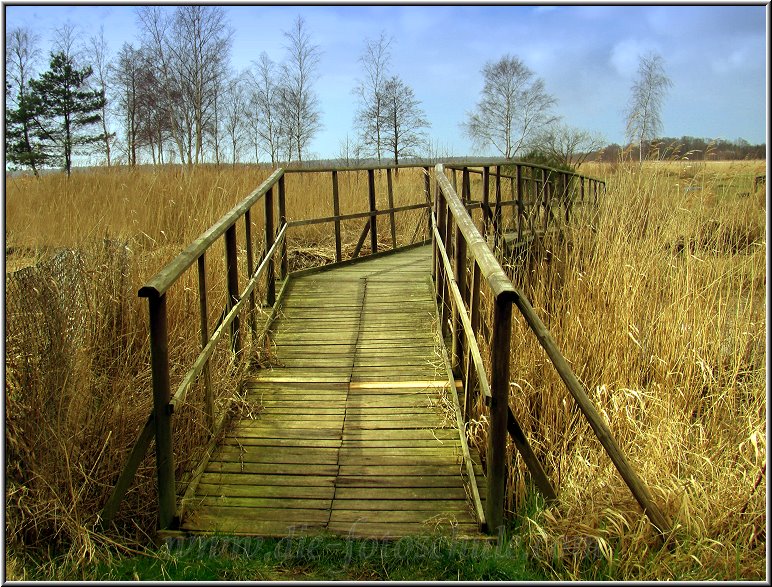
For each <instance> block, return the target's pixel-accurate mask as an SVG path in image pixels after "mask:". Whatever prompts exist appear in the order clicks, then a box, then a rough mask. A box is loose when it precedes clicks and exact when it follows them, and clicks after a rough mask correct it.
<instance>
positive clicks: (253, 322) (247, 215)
mask: <svg viewBox="0 0 772 587" xmlns="http://www.w3.org/2000/svg"><path fill="white" fill-rule="evenodd" d="M244 225H245V228H244V240H245V244H246V245H247V280H249V279H252V272H253V271H254V270H255V254H254V251H253V243H252V212H251V210H247V211H246V212H244ZM249 331H250V334H251V336H252V340H254V339H255V336H257V316H256V315H255V291H254V290H252V291H251V292H250V294H249Z"/></svg>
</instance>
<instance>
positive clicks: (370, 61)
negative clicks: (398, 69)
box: [354, 33, 391, 163]
mask: <svg viewBox="0 0 772 587" xmlns="http://www.w3.org/2000/svg"><path fill="white" fill-rule="evenodd" d="M390 44H391V39H389V38H387V37H386V35H385V33H381V36H380V37H379V38H378V39H377V40H367V41H366V42H365V50H364V52H363V53H362V56H361V57H360V58H359V61H360V63H361V64H362V67H363V69H364V76H363V79H361V80H358V81H357V85H356V87H355V88H354V94H355V95H356V96H357V98H358V101H359V108H358V110H357V113H356V117H355V121H354V124H355V125H356V126H357V128H358V129H359V136H360V140H361V144H362V146H364V147H365V148H366V149H368V151H369V152H368V154H369V155H373V156H375V157H376V158H377V159H378V162H379V163H380V162H381V153H382V151H383V130H384V129H383V124H384V121H385V117H384V109H385V99H384V98H385V95H384V89H385V88H384V86H385V85H386V81H387V75H388V69H389V60H390V58H391V56H390V55H389V45H390Z"/></svg>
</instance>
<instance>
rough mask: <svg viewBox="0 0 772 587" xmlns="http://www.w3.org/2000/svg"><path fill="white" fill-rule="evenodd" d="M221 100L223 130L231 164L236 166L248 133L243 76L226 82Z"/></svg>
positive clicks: (237, 76)
mask: <svg viewBox="0 0 772 587" xmlns="http://www.w3.org/2000/svg"><path fill="white" fill-rule="evenodd" d="M223 98H224V99H223V111H224V116H223V128H224V130H225V135H226V136H227V137H228V141H229V142H230V145H229V146H230V150H231V162H232V164H233V165H236V162H237V161H238V160H239V155H240V153H241V149H242V147H243V145H244V140H245V139H246V137H247V132H248V127H247V124H246V122H245V119H246V117H247V97H246V89H245V75H244V74H240V75H236V76H234V77H233V78H231V79H230V80H229V81H228V85H227V86H226V89H225V93H224V95H223Z"/></svg>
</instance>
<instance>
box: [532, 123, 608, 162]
mask: <svg viewBox="0 0 772 587" xmlns="http://www.w3.org/2000/svg"><path fill="white" fill-rule="evenodd" d="M605 145H606V141H605V139H604V138H603V137H602V136H600V135H599V134H597V133H592V132H590V131H586V130H582V129H579V128H575V127H573V126H569V125H567V124H562V123H558V122H555V123H553V124H551V125H550V126H549V127H547V128H545V129H544V130H543V131H542V132H541V133H540V134H539V135H538V136H537V137H536V139H535V140H534V141H533V142H532V143H531V145H530V147H531V148H532V149H537V150H539V151H541V152H543V153H544V154H546V155H547V156H548V157H550V158H551V159H553V160H556V161H559V162H561V163H562V164H564V165H566V166H568V167H574V168H576V167H579V166H580V165H581V164H582V163H584V162H585V161H586V160H587V157H589V156H590V155H591V154H592V153H594V152H596V151H599V150H600V149H602V148H603V147H604V146H605Z"/></svg>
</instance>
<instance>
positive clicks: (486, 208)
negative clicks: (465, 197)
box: [482, 167, 491, 241]
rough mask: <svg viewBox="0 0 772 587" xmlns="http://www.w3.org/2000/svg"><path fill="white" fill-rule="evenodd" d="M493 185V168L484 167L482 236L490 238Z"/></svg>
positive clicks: (486, 238)
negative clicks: (489, 224)
mask: <svg viewBox="0 0 772 587" xmlns="http://www.w3.org/2000/svg"><path fill="white" fill-rule="evenodd" d="M490 187H491V168H490V167H483V187H482V221H483V225H482V237H483V238H484V239H485V240H486V241H487V240H488V223H489V222H490V217H491V215H490V210H491V207H490V194H489V193H488V192H489V191H490Z"/></svg>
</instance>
